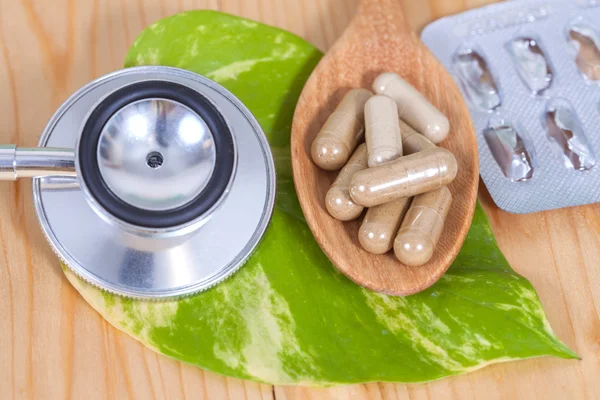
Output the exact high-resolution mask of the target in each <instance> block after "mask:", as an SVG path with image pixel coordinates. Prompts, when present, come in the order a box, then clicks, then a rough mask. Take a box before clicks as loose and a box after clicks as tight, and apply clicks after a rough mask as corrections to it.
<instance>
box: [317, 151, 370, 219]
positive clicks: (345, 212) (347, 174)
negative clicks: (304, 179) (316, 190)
mask: <svg viewBox="0 0 600 400" xmlns="http://www.w3.org/2000/svg"><path fill="white" fill-rule="evenodd" d="M365 168H367V146H366V145H365V144H361V145H360V146H358V148H357V149H356V151H355V152H354V154H352V157H350V160H349V161H348V164H346V166H345V167H344V168H342V170H341V171H340V173H339V174H338V176H337V178H336V179H335V182H333V185H331V188H329V191H327V194H326V195H325V207H326V208H327V211H328V212H329V214H330V215H331V216H332V217H333V218H335V219H337V220H340V221H350V220H353V219H356V218H358V217H359V215H360V213H362V211H363V209H364V207H363V206H359V205H358V204H356V203H354V202H353V201H352V199H351V198H350V193H348V187H349V185H350V180H351V179H352V176H354V174H355V173H356V172H358V171H361V170H363V169H365Z"/></svg>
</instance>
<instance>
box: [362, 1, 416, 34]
mask: <svg viewBox="0 0 600 400" xmlns="http://www.w3.org/2000/svg"><path fill="white" fill-rule="evenodd" d="M354 18H355V19H357V20H360V21H364V22H365V23H368V24H373V25H379V26H374V28H375V29H381V28H382V27H383V28H384V29H385V27H386V26H388V29H389V27H393V29H391V30H392V31H396V32H397V33H408V34H413V31H412V29H411V27H410V24H408V22H407V20H406V17H405V14H404V9H403V7H402V4H400V0H359V4H358V11H357V13H356V15H355V16H354Z"/></svg>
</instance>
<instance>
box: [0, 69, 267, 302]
mask: <svg viewBox="0 0 600 400" xmlns="http://www.w3.org/2000/svg"><path fill="white" fill-rule="evenodd" d="M39 146H40V147H39V148H34V149H20V148H17V147H15V146H3V147H0V179H5V180H6V179H17V178H19V177H32V178H34V179H33V195H34V202H35V208H36V211H37V215H38V219H39V221H40V224H41V226H42V229H43V231H44V233H45V234H46V237H47V239H48V241H49V242H50V244H51V245H52V247H53V249H54V250H55V252H56V253H57V255H58V256H59V257H60V258H61V260H62V261H63V262H64V263H65V264H66V265H67V266H68V267H69V268H70V269H72V270H73V271H74V272H75V273H76V274H77V275H78V276H79V277H81V278H82V279H84V280H85V281H87V282H89V283H91V284H93V285H96V286H98V287H100V288H101V289H104V290H106V291H109V292H112V293H115V294H119V295H124V296H128V297H134V298H145V299H161V298H174V297H181V296H186V295H190V294H193V293H196V292H199V291H202V290H206V289H208V288H210V287H212V286H214V285H215V284H217V283H219V282H221V281H222V280H223V279H225V278H227V277H228V276H230V275H231V274H233V273H234V272H235V271H236V270H237V269H238V268H239V267H240V266H241V265H243V264H244V262H245V261H246V260H247V259H248V257H250V255H251V254H252V252H253V251H254V250H255V248H256V246H257V245H258V243H259V241H260V239H261V238H262V236H263V235H264V233H265V230H266V228H267V225H268V222H269V219H270V217H271V214H272V212H273V206H274V199H275V168H274V164H273V158H272V155H271V152H270V150H269V146H268V142H267V140H266V137H265V135H264V133H263V132H262V130H261V128H260V126H259V125H258V123H257V121H256V120H255V119H254V117H253V116H252V114H251V113H250V112H249V111H248V109H247V108H246V107H245V106H244V105H243V104H242V103H241V102H240V101H239V100H238V99H237V98H236V97H235V96H233V95H232V94H231V93H229V92H228V91H227V90H225V89H224V88H223V87H221V86H220V85H218V84H216V83H215V82H213V81H211V80H209V79H207V78H204V77H202V76H200V75H197V74H195V73H192V72H189V71H185V70H180V69H177V68H170V67H158V66H157V67H137V68H129V69H125V70H121V71H117V72H114V73H111V74H109V75H106V76H104V77H101V78H99V79H97V80H95V81H93V82H91V83H89V84H88V85H86V86H85V87H83V88H82V89H80V90H79V91H78V92H77V93H75V94H74V95H73V96H71V98H69V99H68V100H67V101H66V102H65V103H64V104H63V105H62V106H61V107H60V108H59V110H58V111H57V112H56V114H55V115H54V116H53V117H52V119H51V120H50V122H49V123H48V125H47V127H46V129H45V130H44V132H43V134H42V137H41V139H40V142H39Z"/></svg>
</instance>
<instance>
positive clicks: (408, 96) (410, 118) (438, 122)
mask: <svg viewBox="0 0 600 400" xmlns="http://www.w3.org/2000/svg"><path fill="white" fill-rule="evenodd" d="M373 90H374V91H375V93H377V94H383V95H386V96H388V97H391V98H392V99H394V101H395V102H396V104H397V105H398V113H399V114H400V118H402V119H403V120H405V121H406V122H407V123H408V124H409V125H410V126H412V127H413V128H415V129H416V130H417V131H418V132H421V134H423V136H425V137H426V138H427V139H429V140H431V141H432V142H433V143H440V142H441V141H442V140H444V139H445V138H446V136H448V132H449V131H450V122H449V121H448V118H446V116H445V115H444V114H442V113H441V112H440V110H438V109H437V108H435V106H434V105H433V104H431V103H430V102H429V101H428V100H427V99H426V98H425V96H423V94H421V92H419V91H418V90H417V89H415V88H414V87H413V86H412V85H411V84H410V83H408V82H406V81H405V80H404V79H402V78H401V77H400V75H398V74H394V73H392V72H386V73H384V74H381V75H379V76H378V77H377V78H376V79H375V81H374V82H373Z"/></svg>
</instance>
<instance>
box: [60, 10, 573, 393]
mask: <svg viewBox="0 0 600 400" xmlns="http://www.w3.org/2000/svg"><path fill="white" fill-rule="evenodd" d="M320 57H321V54H320V52H319V51H318V50H317V49H315V48H314V47H313V46H311V45H310V44H308V43H306V42H305V41H303V40H302V39H300V38H298V37H296V36H294V35H292V34H290V33H287V32H284V31H281V30H279V29H275V28H272V27H268V26H265V25H262V24H258V23H256V22H252V21H248V20H244V19H240V18H237V17H233V16H230V15H226V14H221V13H218V12H212V11H196V12H188V13H184V14H180V15H177V16H174V17H171V18H167V19H165V20H162V21H160V22H158V23H156V24H154V25H152V26H151V27H150V28H148V29H147V30H145V31H144V32H143V33H142V34H141V35H140V37H139V38H138V39H137V40H136V42H135V44H134V45H133V47H132V48H131V49H130V51H129V54H128V55H127V60H126V65H127V66H134V65H148V64H160V65H170V66H177V67H181V68H185V69H189V70H192V71H195V72H197V73H200V74H203V75H206V76H208V77H210V78H212V79H214V80H216V81H218V82H219V83H221V84H222V85H224V86H225V87H226V88H228V89H229V90H231V91H232V92H233V93H234V94H235V95H237V96H238V97H239V98H240V99H241V100H242V101H243V102H244V103H245V104H246V105H247V106H248V107H249V108H250V110H251V111H252V112H253V113H254V115H255V116H256V117H257V119H258V121H259V122H260V124H261V125H262V127H263V129H264V131H265V133H266V134H267V136H268V138H269V141H270V143H271V145H272V149H273V153H274V155H275V159H276V163H277V168H278V185H279V186H278V198H277V206H276V210H275V213H274V215H273V220H272V222H271V225H270V227H269V229H268V232H267V234H266V237H265V238H264V241H263V242H262V244H261V246H260V247H259V249H258V250H257V252H256V253H255V254H254V256H253V257H252V258H251V260H250V261H249V262H248V263H247V265H246V266H244V267H243V268H242V269H241V270H240V271H239V272H238V273H237V274H235V275H234V276H233V277H232V278H230V279H229V280H227V281H226V282H224V283H222V284H220V285H218V286H217V287H215V288H213V289H211V290H209V291H207V292H204V293H201V294H198V295H196V296H194V297H191V298H187V299H184V300H179V301H171V302H163V303H155V302H144V301H137V300H128V299H123V298H119V297H115V296H112V295H108V294H105V293H103V292H101V291H99V290H97V289H95V288H93V287H91V286H89V285H87V284H85V283H83V282H82V281H80V280H78V279H77V278H75V277H74V276H73V275H72V274H71V273H69V272H68V271H66V272H67V276H68V278H69V279H70V280H71V282H72V283H73V285H74V286H75V287H76V288H77V289H78V290H79V291H80V292H81V293H82V295H83V296H84V297H85V298H86V299H87V300H88V301H89V302H90V304H91V305H92V306H93V307H94V308H96V309H97V310H98V311H99V312H100V313H101V314H102V315H103V316H104V317H105V318H106V319H107V320H108V321H110V322H111V323H112V324H113V325H115V326H116V327H118V328H120V329H122V330H124V331H125V332H127V333H128V334H130V335H132V336H133V337H135V338H137V339H139V340H140V341H142V342H143V343H144V344H145V345H147V346H149V347H151V348H153V349H155V350H157V351H159V352H161V353H163V354H166V355H168V356H171V357H174V358H176V359H179V360H183V361H186V362H189V363H192V364H195V365H197V366H199V367H202V368H205V369H208V370H211V371H214V372H218V373H221V374H224V375H229V376H233V377H237V378H244V379H252V380H257V381H262V382H267V383H272V384H305V385H322V386H328V385H334V384H344V383H354V382H368V381H393V382H421V381H428V380H433V379H438V378H442V377H445V376H449V375H456V374H460V373H465V372H468V371H471V370H474V369H477V368H481V367H483V366H485V365H487V364H490V363H494V362H501V361H508V360H514V359H520V358H528V357H536V356H543V355H553V356H558V357H563V358H574V357H576V355H575V354H574V353H572V352H571V351H570V350H569V349H568V348H567V347H565V346H564V345H563V344H562V343H561V342H560V341H559V340H558V339H557V338H556V336H555V335H554V333H553V332H552V329H551V328H550V326H549V324H548V321H547V320H546V317H545V315H544V312H543V310H542V308H541V304H540V302H539V299H538V297H537V295H536V293H535V290H534V289H533V288H532V286H531V285H530V284H529V283H528V282H527V281H526V280H525V279H524V278H522V277H520V276H519V275H517V274H516V273H515V272H513V271H512V270H511V268H510V267H509V265H508V264H507V262H506V260H505V259H504V257H503V256H502V254H501V252H500V250H499V249H498V246H497V244H496V242H495V240H494V237H493V235H492V232H491V230H490V226H489V223H488V221H487V219H486V216H485V214H484V212H483V211H482V209H481V207H478V208H477V211H476V213H475V217H474V220H473V225H472V227H471V230H470V232H469V235H468V238H467V240H466V242H465V245H464V247H463V249H462V251H461V252H460V254H459V256H458V258H457V259H456V261H455V262H454V264H453V265H452V267H451V268H450V270H449V271H448V272H447V274H446V275H445V276H444V277H442V279H441V280H440V281H439V282H438V283H437V284H436V285H434V286H433V287H432V288H430V289H429V290H427V291H425V292H423V293H420V294H418V295H414V296H410V297H406V298H400V297H390V296H385V295H381V294H377V293H374V292H371V291H369V290H366V289H363V288H361V287H359V286H356V285H355V284H353V283H352V282H350V281H349V280H348V279H346V278H345V277H344V276H343V275H341V274H340V273H338V272H337V271H336V270H335V268H334V267H333V266H332V265H331V263H330V262H329V260H328V259H327V257H326V256H325V255H324V254H323V253H322V252H321V250H320V248H319V246H318V245H317V243H316V242H315V241H314V239H313V237H312V235H311V233H310V230H309V229H308V227H307V225H306V224H305V222H304V219H303V216H302V212H301V209H300V207H299V204H298V200H297V198H296V195H295V192H294V186H293V183H292V174H291V166H290V153H289V140H290V138H289V136H290V125H291V121H292V114H293V110H294V107H295V104H296V101H297V99H298V97H299V95H300V92H301V89H302V86H303V84H304V82H305V81H306V79H307V78H308V75H309V74H310V71H311V70H312V69H313V68H314V66H315V65H316V63H317V62H318V60H319V58H320Z"/></svg>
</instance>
